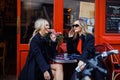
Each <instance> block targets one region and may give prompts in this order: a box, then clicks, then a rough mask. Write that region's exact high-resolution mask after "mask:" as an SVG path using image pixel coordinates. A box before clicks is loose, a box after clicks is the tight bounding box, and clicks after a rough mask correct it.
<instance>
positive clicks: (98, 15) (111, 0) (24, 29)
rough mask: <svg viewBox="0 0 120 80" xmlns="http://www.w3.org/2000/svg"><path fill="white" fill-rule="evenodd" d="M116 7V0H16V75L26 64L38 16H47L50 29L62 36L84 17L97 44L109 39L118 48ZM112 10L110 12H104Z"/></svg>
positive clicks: (117, 4)
mask: <svg viewBox="0 0 120 80" xmlns="http://www.w3.org/2000/svg"><path fill="white" fill-rule="evenodd" d="M119 9H120V8H119V3H118V1H117V0H69V1H68V0H30V1H27V0H17V77H18V76H19V74H20V71H21V70H22V68H23V66H24V64H25V61H26V57H27V55H28V50H29V44H28V42H29V39H30V37H31V35H32V32H33V30H34V21H35V20H36V19H37V18H45V19H47V20H48V21H49V23H50V28H54V29H55V30H56V31H57V32H62V33H63V35H64V37H65V38H66V36H67V33H68V31H69V29H70V28H71V24H72V22H73V21H74V20H76V19H83V20H84V21H86V23H87V25H88V29H89V30H90V31H91V32H93V34H94V35H95V40H96V42H95V44H96V45H97V44H100V43H103V42H108V43H109V44H111V45H112V46H113V47H114V48H117V49H119V50H120V42H119V41H120V37H119V36H120V33H119V31H118V29H119V28H118V25H117V24H118V22H120V21H119V17H120V16H119V15H120V12H119ZM111 10H112V11H113V13H110V14H107V13H108V12H111ZM113 15H114V16H113ZM116 17H117V18H116ZM113 22H114V23H115V24H114V25H112V23H113ZM113 26H114V27H113ZM64 41H65V40H64Z"/></svg>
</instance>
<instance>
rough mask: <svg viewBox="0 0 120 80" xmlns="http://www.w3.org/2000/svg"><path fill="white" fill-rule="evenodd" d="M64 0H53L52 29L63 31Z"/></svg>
mask: <svg viewBox="0 0 120 80" xmlns="http://www.w3.org/2000/svg"><path fill="white" fill-rule="evenodd" d="M63 1H64V0H54V29H55V30H56V31H57V32H63V7H64V3H63Z"/></svg>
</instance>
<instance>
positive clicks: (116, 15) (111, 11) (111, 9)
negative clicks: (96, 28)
mask: <svg viewBox="0 0 120 80" xmlns="http://www.w3.org/2000/svg"><path fill="white" fill-rule="evenodd" d="M106 33H120V2H119V1H118V0H106Z"/></svg>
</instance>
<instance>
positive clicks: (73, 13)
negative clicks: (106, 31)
mask: <svg viewBox="0 0 120 80" xmlns="http://www.w3.org/2000/svg"><path fill="white" fill-rule="evenodd" d="M94 12H95V0H69V1H68V0H64V31H63V32H64V36H65V37H67V34H68V31H69V29H70V28H71V24H72V23H73V22H74V21H75V20H76V19H83V20H84V21H85V22H86V23H87V25H88V29H89V30H90V31H91V32H93V31H94V30H93V29H94Z"/></svg>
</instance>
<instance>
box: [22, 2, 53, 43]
mask: <svg viewBox="0 0 120 80" xmlns="http://www.w3.org/2000/svg"><path fill="white" fill-rule="evenodd" d="M23 3H24V2H23ZM38 3H39V2H30V3H29V2H27V3H24V4H22V9H21V10H22V11H21V13H22V18H21V22H22V28H21V42H22V43H28V42H29V39H30V37H31V36H32V33H33V30H34V22H35V20H36V19H38V18H45V19H47V20H48V21H49V23H50V27H51V28H53V4H49V3H39V5H38ZM35 4H37V5H35Z"/></svg>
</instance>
